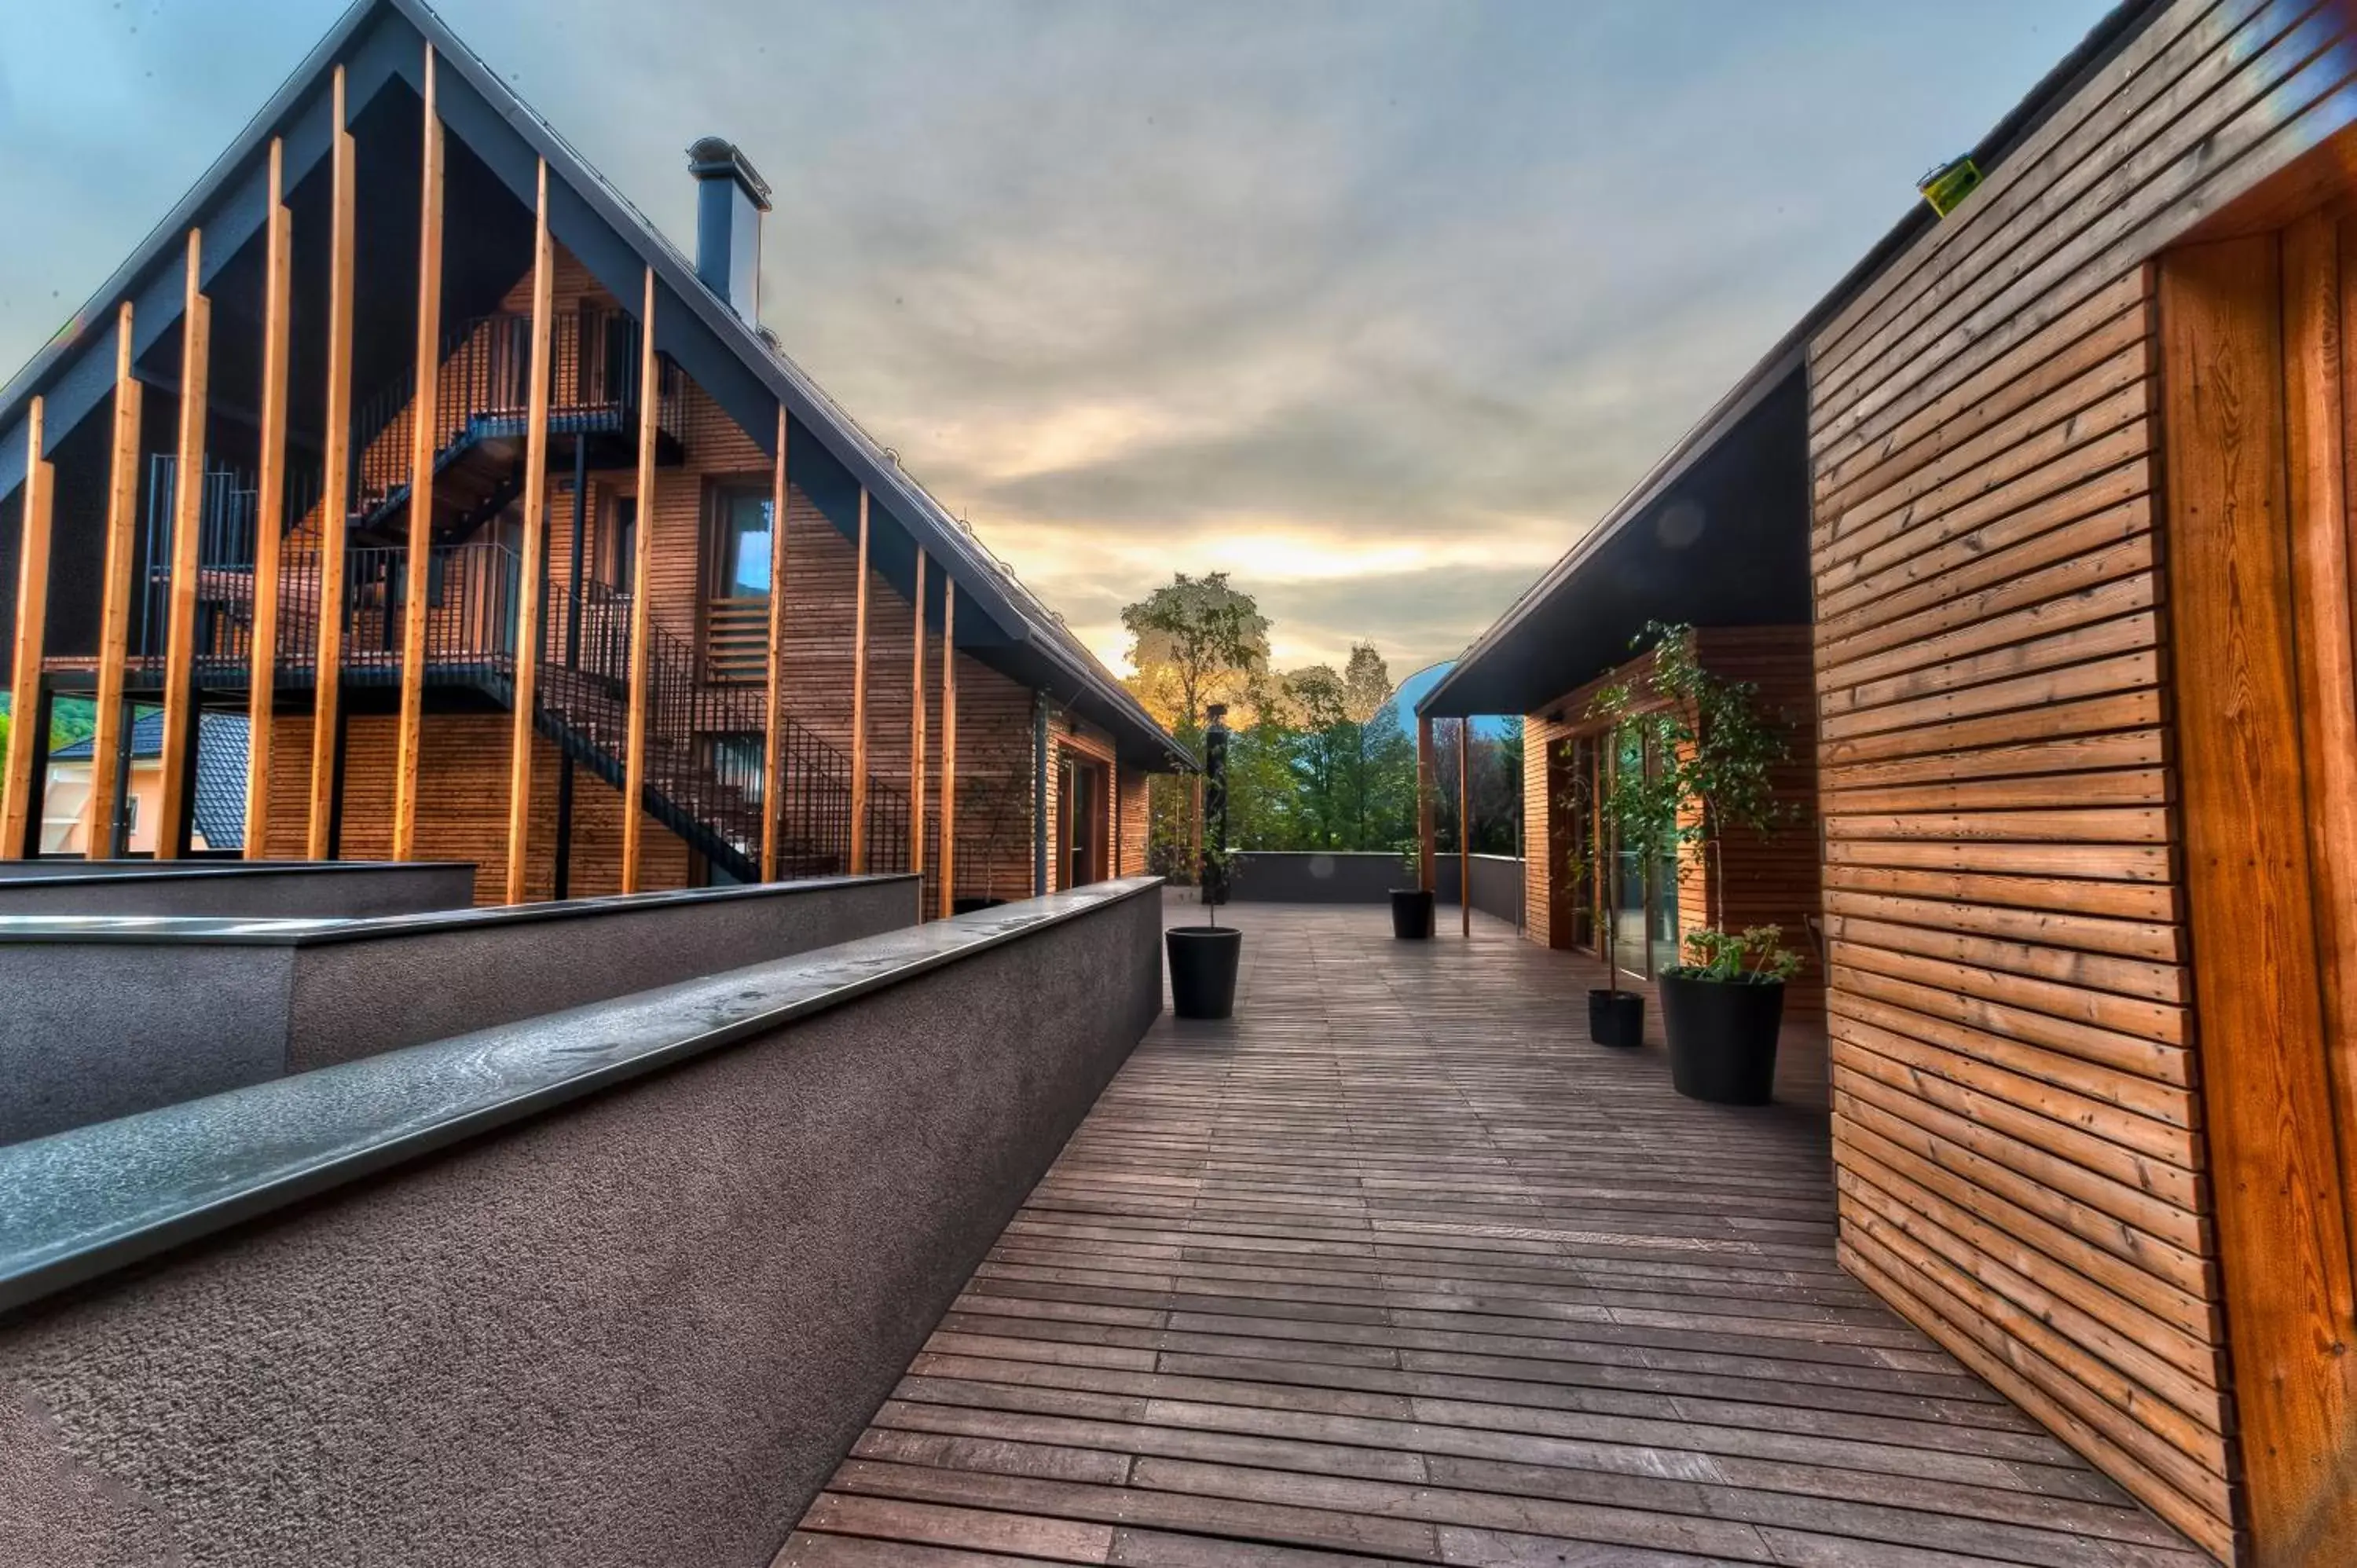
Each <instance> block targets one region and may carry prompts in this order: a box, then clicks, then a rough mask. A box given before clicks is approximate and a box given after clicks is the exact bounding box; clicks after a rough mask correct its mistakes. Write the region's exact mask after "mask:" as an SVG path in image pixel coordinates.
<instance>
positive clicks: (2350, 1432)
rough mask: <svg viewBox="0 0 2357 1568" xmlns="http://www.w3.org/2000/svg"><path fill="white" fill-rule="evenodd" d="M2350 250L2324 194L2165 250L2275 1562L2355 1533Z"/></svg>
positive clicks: (2187, 570)
mask: <svg viewBox="0 0 2357 1568" xmlns="http://www.w3.org/2000/svg"><path fill="white" fill-rule="evenodd" d="M2335 260H2336V259H2335V256H2334V253H2333V242H2332V231H2331V230H2330V226H2329V225H2325V224H2323V223H2321V221H2320V220H2310V221H2309V222H2306V223H2302V224H2297V225H2294V226H2293V228H2292V229H2291V230H2290V231H2287V233H2286V234H2285V235H2283V236H2282V237H2281V242H2280V243H2279V242H2278V236H2276V235H2274V234H2262V235H2257V236H2254V237H2251V238H2247V239H2237V240H2229V241H2223V242H2218V243H2215V244H2205V245H2196V246H2190V247H2188V248H2186V249H2185V250H2182V251H2179V252H2173V253H2171V254H2170V255H2169V256H2168V257H2167V258H2165V260H2164V261H2163V263H2162V265H2161V268H2160V271H2159V274H2158V282H2159V306H2160V329H2161V345H2162V350H2163V354H2164V357H2165V358H2164V365H2163V371H2164V373H2163V376H2162V378H2161V412H2162V416H2163V421H2164V425H2163V428H2164V430H2165V433H2166V439H2167V444H2168V446H2167V456H2168V478H2169V483H2168V487H2167V492H2166V498H2165V504H2166V508H2167V511H2166V522H2167V526H2168V532H2169V539H2168V542H2169V551H2168V565H2167V570H2168V574H2169V655H2170V658H2169V668H2170V671H2171V674H2172V676H2173V678H2174V681H2175V687H2176V689H2175V693H2174V701H2173V702H2172V703H2171V707H2172V709H2173V710H2174V714H2175V720H2176V724H2175V727H2176V732H2177V742H2178V744H2177V748H2176V757H2177V772H2178V779H2179V789H2180V791H2181V796H2180V800H2181V803H2180V807H2179V811H2180V813H2181V821H2182V824H2183V834H2184V839H2183V854H2184V867H2185V870H2184V877H2185V910H2186V914H2187V916H2188V921H2187V925H2188V931H2189V935H2190V941H2191V949H2192V958H2193V1002H2194V1004H2195V1010H2196V1017H2197V1019H2198V1023H2199V1027H2200V1041H2199V1044H2200V1064H2201V1102H2202V1110H2203V1121H2204V1126H2203V1131H2204V1133H2205V1134H2206V1138H2207V1143H2208V1147H2209V1154H2210V1166H2211V1168H2210V1171H2209V1173H2208V1175H2209V1178H2210V1186H2211V1190H2212V1202H2213V1203H2214V1205H2215V1209H2216V1225H2217V1246H2218V1254H2219V1263H2220V1268H2221V1272H2222V1294H2223V1298H2224V1306H2225V1325H2226V1333H2227V1342H2228V1348H2229V1353H2230V1356H2231V1359H2232V1362H2233V1391H2234V1407H2235V1408H2234V1414H2235V1420H2236V1424H2237V1426H2238V1428H2239V1434H2240V1447H2241V1458H2242V1466H2243V1473H2244V1485H2245V1487H2246V1491H2245V1501H2246V1507H2247V1516H2248V1526H2249V1529H2250V1531H2251V1538H2252V1545H2253V1550H2252V1552H2251V1553H2250V1556H2249V1558H2248V1561H2250V1562H2252V1563H2264V1564H2276V1563H2284V1564H2290V1563H2347V1562H2350V1561H2352V1552H2357V1474H2352V1468H2351V1466H2350V1463H2349V1455H2350V1454H2351V1452H2352V1446H2357V1356H2352V1355H2351V1354H2350V1353H2349V1348H2350V1347H2351V1345H2352V1343H2357V1301H2352V1256H2351V1241H2350V1236H2349V1230H2348V1226H2349V1221H2350V1218H2351V1216H2350V1208H2351V1205H2352V1201H2357V1160H2352V1155H2351V1153H2350V1151H2351V1147H2352V1144H2351V1138H2350V1133H2351V1132H2352V1128H2351V1127H2350V1126H2349V1125H2347V1118H2348V1117H2349V1115H2350V1112H2351V1100H2350V1096H2349V1087H2350V1086H2349V1075H2350V1071H2351V1069H2352V1066H2357V1063H2352V1059H2351V1053H2350V1045H2349V1040H2348V1035H2347V1023H2348V1012H2347V990H2348V987H2349V986H2350V985H2351V983H2352V973H2351V972H2350V969H2349V967H2348V966H2349V965H2350V964H2352V962H2357V953H2352V951H2351V948H2352V942H2351V937H2350V929H2349V926H2348V915H2347V909H2346V906H2345V904H2339V903H2337V902H2336V901H2337V900H2341V899H2345V898H2347V897H2349V893H2350V887H2351V881H2350V875H2349V866H2350V863H2351V856H2352V850H2357V845H2352V843H2351V842H2350V836H2349V835H2350V834H2351V833H2352V822H2351V817H2350V812H2349V801H2348V798H2347V794H2346V791H2347V789H2348V788H2349V785H2350V781H2351V779H2352V777H2357V771H2352V764H2357V757H2352V746H2357V736H2352V730H2351V725H2350V722H2349V719H2348V716H2347V714H2345V713H2342V712H2341V711H2340V705H2341V704H2342V703H2348V702H2349V701H2351V700H2352V691H2357V685H2352V677H2351V674H2350V666H2351V650H2350V645H2349V639H2350V637H2351V628H2350V625H2349V596H2350V591H2351V589H2350V578H2349V566H2348V561H2347V548H2348V547H2347V543H2346V530H2347V526H2348V521H2347V513H2346V510H2345V500H2344V489H2343V477H2342V473H2341V463H2342V460H2343V459H2342V452H2341V446H2342V444H2343V441H2344V439H2345V436H2344V426H2343V415H2342V413H2341V409H2340V408H2339V407H2338V406H2337V404H2338V403H2339V399H2340V388H2339V385H2338V384H2337V383H2338V382H2339V381H2340V377H2341V365H2340V362H2339V360H2340V352H2339V350H2340V336H2341V335H2340V333H2339V331H2338V330H2337V328H2338V321H2337V319H2336V318H2337V317H2338V316H2339V314H2340V312H2339V302H2338V300H2337V298H2336V297H2335V295H2336V294H2337V292H2338V291H2337V289H2336V286H2335V285H2336V282H2337V280H2336V279H2335V277H2334V275H2333V274H2334V271H2335ZM2336 788H2338V789H2340V790H2341V791H2342V793H2341V795H2340V796H2339V797H2338V798H2335V797H2334V795H2333V794H2332V793H2331V791H2332V790H2333V789H2336ZM2336 1121H2339V1122H2341V1125H2339V1126H2336Z"/></svg>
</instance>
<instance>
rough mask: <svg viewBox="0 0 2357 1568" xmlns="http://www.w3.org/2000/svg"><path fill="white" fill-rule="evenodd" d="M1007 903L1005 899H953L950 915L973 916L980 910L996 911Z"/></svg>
mask: <svg viewBox="0 0 2357 1568" xmlns="http://www.w3.org/2000/svg"><path fill="white" fill-rule="evenodd" d="M1004 903H1006V899H1004V898H952V899H951V900H950V913H951V914H952V915H971V914H973V913H974V912H975V911H976V910H979V909H996V908H998V907H999V906H1000V905H1001V904H1004Z"/></svg>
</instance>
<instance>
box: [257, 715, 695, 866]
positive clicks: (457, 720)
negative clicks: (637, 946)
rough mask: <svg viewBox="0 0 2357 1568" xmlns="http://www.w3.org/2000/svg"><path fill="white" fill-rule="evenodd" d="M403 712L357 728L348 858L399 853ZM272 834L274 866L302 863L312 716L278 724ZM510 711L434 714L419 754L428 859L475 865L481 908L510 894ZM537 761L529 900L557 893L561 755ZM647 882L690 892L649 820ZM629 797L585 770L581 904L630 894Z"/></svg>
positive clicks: (421, 824) (577, 827)
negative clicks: (397, 790)
mask: <svg viewBox="0 0 2357 1568" xmlns="http://www.w3.org/2000/svg"><path fill="white" fill-rule="evenodd" d="M394 722H395V721H394V716H393V714H353V715H352V716H351V718H350V721H349V730H348V733H347V737H346V742H345V761H344V815H343V843H342V845H341V849H342V854H343V856H344V858H346V859H348V860H382V859H385V858H387V857H388V856H389V855H390V854H391V853H392V849H393V767H394V761H395V757H394V733H393V726H394ZM270 731H271V769H270V780H271V789H270V837H269V854H270V856H271V858H273V859H285V860H300V859H302V858H303V854H304V832H305V826H306V822H307V813H308V810H309V800H310V765H311V715H310V714H308V713H307V712H304V713H294V712H286V713H281V714H279V715H278V717H277V719H276V721H275V722H274V724H272V725H271V726H270ZM511 733H512V732H511V727H510V725H509V721H508V718H507V715H505V714H437V713H429V714H426V715H425V744H424V746H422V747H421V749H420V752H419V757H418V764H417V768H418V813H417V856H418V858H419V859H421V860H468V861H472V862H474V863H475V901H476V902H477V903H479V904H498V903H501V902H504V901H505V898H506V895H507V857H508V838H507V832H508V756H509V752H508V748H509V745H510V740H511ZM534 746H535V748H536V749H535V751H534V753H533V813H532V842H531V848H530V854H531V856H532V864H531V865H530V867H529V869H528V870H527V872H526V875H525V889H526V894H527V896H528V897H533V898H548V897H554V887H555V875H556V785H557V774H558V771H559V768H560V766H561V760H560V758H559V757H558V755H557V752H556V748H555V747H554V746H553V745H551V744H550V743H549V742H547V741H545V740H535V742H534ZM642 829H643V832H644V833H645V838H644V844H645V849H644V854H645V875H644V876H643V877H642V878H641V883H642V886H644V888H645V889H646V890H648V891H650V892H651V891H654V890H656V889H658V888H665V887H685V886H689V881H688V872H689V857H688V849H687V844H686V843H685V842H684V841H683V840H682V839H681V838H680V837H679V836H678V835H677V834H675V833H673V832H671V831H670V830H669V829H668V828H665V827H664V826H663V825H662V823H660V822H656V821H655V820H654V819H653V818H652V817H649V818H647V819H646V820H645V822H643V823H642ZM621 865H622V797H621V791H619V789H615V788H613V787H612V786H611V785H609V784H608V783H606V782H605V780H603V779H599V778H598V777H597V775H596V774H594V773H590V772H588V771H587V770H586V769H582V770H580V771H578V772H577V773H576V777H575V789H574V797H573V870H572V881H571V886H570V887H569V889H568V891H569V892H570V893H571V895H572V896H573V897H576V898H587V897H597V896H598V895H600V894H607V893H617V892H619V891H620V890H621V883H622V878H621Z"/></svg>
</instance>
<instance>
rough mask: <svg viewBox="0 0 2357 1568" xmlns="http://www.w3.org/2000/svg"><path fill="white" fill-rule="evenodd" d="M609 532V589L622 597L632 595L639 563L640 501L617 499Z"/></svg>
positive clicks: (607, 560)
mask: <svg viewBox="0 0 2357 1568" xmlns="http://www.w3.org/2000/svg"><path fill="white" fill-rule="evenodd" d="M609 515H610V519H611V521H612V523H613V526H612V527H611V528H609V529H608V530H607V535H608V538H607V545H606V585H607V586H608V587H609V588H611V589H613V590H614V592H616V593H618V594H628V593H629V592H630V576H631V574H632V572H634V571H635V570H636V569H637V566H638V560H639V498H638V497H636V496H616V497H615V498H614V510H613V511H612V512H611V513H610V514H609Z"/></svg>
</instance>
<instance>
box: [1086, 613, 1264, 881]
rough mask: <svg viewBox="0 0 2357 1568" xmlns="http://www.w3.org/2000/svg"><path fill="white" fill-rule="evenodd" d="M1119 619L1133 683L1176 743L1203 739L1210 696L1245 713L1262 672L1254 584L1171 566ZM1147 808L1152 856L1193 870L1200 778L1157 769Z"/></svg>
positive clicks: (1236, 717)
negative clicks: (1250, 588) (1244, 587)
mask: <svg viewBox="0 0 2357 1568" xmlns="http://www.w3.org/2000/svg"><path fill="white" fill-rule="evenodd" d="M1121 624H1122V625H1123V626H1124V627H1125V628H1128V631H1129V635H1130V647H1129V662H1130V666H1131V668H1132V669H1133V670H1134V671H1135V674H1133V675H1131V676H1130V678H1129V682H1128V684H1129V688H1130V690H1131V691H1133V692H1135V693H1136V694H1137V698H1138V701H1139V702H1141V703H1144V704H1145V705H1146V711H1147V712H1148V713H1150V714H1153V715H1154V716H1155V718H1156V719H1157V721H1159V722H1160V723H1161V724H1162V725H1165V726H1167V727H1168V729H1169V730H1170V732H1171V733H1172V734H1173V735H1174V736H1177V737H1178V739H1179V743H1180V744H1181V745H1184V746H1198V745H1199V744H1200V741H1201V738H1202V733H1203V728H1202V726H1203V723H1204V719H1205V711H1206V709H1207V708H1209V706H1210V705H1211V703H1225V704H1227V705H1228V706H1230V707H1231V708H1232V709H1234V710H1235V712H1234V713H1233V714H1232V716H1231V718H1230V721H1229V722H1230V724H1231V725H1232V726H1233V727H1235V728H1238V729H1242V728H1243V727H1246V726H1247V725H1249V724H1250V723H1251V712H1250V703H1249V699H1250V698H1251V696H1252V695H1253V694H1254V692H1255V691H1256V690H1258V689H1259V687H1260V684H1261V682H1263V681H1264V680H1265V677H1266V675H1267V672H1268V618H1267V617H1265V616H1264V615H1262V614H1261V613H1260V606H1259V604H1258V603H1256V602H1255V601H1254V598H1253V596H1251V595H1250V594H1247V593H1243V592H1242V591H1240V590H1238V589H1236V588H1233V587H1232V586H1230V585H1229V583H1228V575H1227V574H1226V573H1225V572H1212V573H1210V574H1208V575H1204V576H1201V577H1190V576H1189V575H1187V574H1186V573H1184V572H1179V573H1177V574H1175V575H1173V576H1172V577H1171V580H1170V581H1169V582H1168V583H1166V584H1164V585H1162V586H1161V587H1158V588H1157V589H1155V590H1154V591H1153V592H1152V593H1150V594H1148V595H1146V597H1144V598H1143V599H1140V600H1138V601H1137V602H1136V603H1135V604H1133V605H1126V606H1125V607H1123V608H1122V612H1121ZM1231 799H1232V795H1231ZM1147 813H1148V815H1147V820H1148V822H1149V823H1150V826H1151V839H1150V842H1149V843H1148V845H1147V854H1148V856H1149V858H1150V859H1151V860H1153V861H1154V862H1155V863H1156V864H1157V865H1160V866H1161V867H1162V868H1163V870H1164V872H1165V874H1166V875H1177V876H1179V877H1182V878H1189V879H1191V877H1192V876H1193V875H1194V869H1193V868H1194V861H1195V845H1196V843H1198V842H1200V832H1201V826H1200V822H1199V820H1198V818H1199V816H1200V797H1199V796H1198V795H1197V793H1196V781H1195V780H1193V779H1156V780H1155V781H1154V782H1153V783H1152V784H1149V785H1148V786H1147ZM1230 820H1231V824H1232V822H1233V815H1232V812H1231V819H1230Z"/></svg>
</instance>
